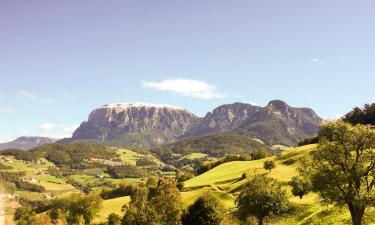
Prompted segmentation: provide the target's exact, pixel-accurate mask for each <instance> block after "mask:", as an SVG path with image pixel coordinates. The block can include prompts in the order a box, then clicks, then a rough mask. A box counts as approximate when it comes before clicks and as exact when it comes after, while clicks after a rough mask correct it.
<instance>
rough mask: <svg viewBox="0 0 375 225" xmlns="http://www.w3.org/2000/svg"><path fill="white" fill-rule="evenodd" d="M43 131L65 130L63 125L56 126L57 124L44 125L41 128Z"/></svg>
mask: <svg viewBox="0 0 375 225" xmlns="http://www.w3.org/2000/svg"><path fill="white" fill-rule="evenodd" d="M39 128H40V129H41V130H44V131H48V130H54V129H57V128H64V125H63V124H56V123H43V124H41V125H40V126H39Z"/></svg>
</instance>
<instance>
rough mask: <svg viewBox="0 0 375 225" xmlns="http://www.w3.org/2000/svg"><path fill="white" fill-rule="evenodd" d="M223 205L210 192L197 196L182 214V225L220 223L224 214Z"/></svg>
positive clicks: (217, 224)
mask: <svg viewBox="0 0 375 225" xmlns="http://www.w3.org/2000/svg"><path fill="white" fill-rule="evenodd" d="M224 208H225V207H224V205H223V204H222V203H221V201H220V199H218V198H216V197H215V196H214V195H213V194H212V193H211V192H207V193H205V194H203V195H202V196H201V197H199V198H198V199H197V200H196V201H195V202H194V203H193V205H191V206H190V207H189V208H188V210H187V212H185V213H184V215H183V216H182V224H183V225H196V224H199V225H220V224H221V222H222V220H223V218H224V214H225V210H224Z"/></svg>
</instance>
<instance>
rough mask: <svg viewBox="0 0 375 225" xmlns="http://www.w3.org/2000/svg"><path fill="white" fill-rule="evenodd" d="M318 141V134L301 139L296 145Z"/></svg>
mask: <svg viewBox="0 0 375 225" xmlns="http://www.w3.org/2000/svg"><path fill="white" fill-rule="evenodd" d="M318 142H319V136H314V137H307V138H305V139H303V140H302V141H300V142H298V146H305V145H311V144H317V143H318Z"/></svg>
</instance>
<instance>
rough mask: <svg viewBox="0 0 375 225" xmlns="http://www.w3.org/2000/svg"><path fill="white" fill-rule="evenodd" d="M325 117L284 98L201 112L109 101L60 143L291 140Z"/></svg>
mask: <svg viewBox="0 0 375 225" xmlns="http://www.w3.org/2000/svg"><path fill="white" fill-rule="evenodd" d="M321 122H322V119H321V118H320V117H319V116H318V115H317V114H316V113H315V112H314V111H313V110H312V109H309V108H295V107H291V106H289V105H288V104H286V103H285V102H283V101H280V100H274V101H271V102H270V103H269V104H268V105H267V106H265V107H259V106H253V105H251V104H247V103H233V104H226V105H222V106H219V107H217V108H215V109H214V110H213V111H212V112H209V113H207V114H206V116H204V117H203V118H199V117H197V116H195V115H194V114H192V113H191V112H189V111H187V110H185V109H181V108H177V107H173V106H167V105H155V104H139V103H138V104H137V103H136V104H108V105H104V106H103V107H100V108H97V109H95V110H93V111H92V112H91V113H90V115H89V118H88V120H87V121H85V122H83V123H82V124H81V125H80V127H79V128H78V129H77V130H76V131H75V132H74V134H73V137H72V138H70V139H65V140H63V141H62V143H71V142H78V141H89V142H96V143H106V144H111V145H117V146H126V147H130V148H139V149H151V148H155V147H159V146H162V145H165V144H169V143H172V142H175V141H179V140H182V139H185V138H189V137H196V136H198V137H199V136H207V135H216V134H221V133H228V134H229V133H233V134H238V135H247V136H250V137H253V138H257V139H260V140H262V141H263V142H265V143H266V144H268V145H273V144H283V145H288V146H293V145H296V144H297V143H298V141H300V140H302V139H303V138H305V137H307V136H312V135H314V134H315V133H316V132H317V131H318V130H319V126H320V123H321Z"/></svg>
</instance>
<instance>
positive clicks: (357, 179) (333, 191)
mask: <svg viewBox="0 0 375 225" xmlns="http://www.w3.org/2000/svg"><path fill="white" fill-rule="evenodd" d="M320 135H321V137H320V143H319V145H318V149H317V151H315V152H313V155H312V160H311V161H307V163H305V164H306V165H303V167H301V168H300V170H301V171H304V173H305V175H307V176H308V177H309V178H310V179H311V182H312V185H313V189H314V190H315V191H317V192H318V193H319V194H320V196H321V197H322V198H323V199H324V200H325V201H327V202H329V203H334V204H337V205H347V206H348V208H349V211H350V213H351V216H352V222H353V224H354V225H360V224H361V221H362V217H363V215H364V212H365V210H366V208H367V207H368V206H373V205H375V189H374V186H375V131H374V130H373V129H371V128H369V127H368V126H364V125H355V126H353V125H350V124H349V123H346V122H343V121H337V122H329V123H326V124H324V125H323V126H322V128H321V132H320ZM316 162H319V163H316Z"/></svg>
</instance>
